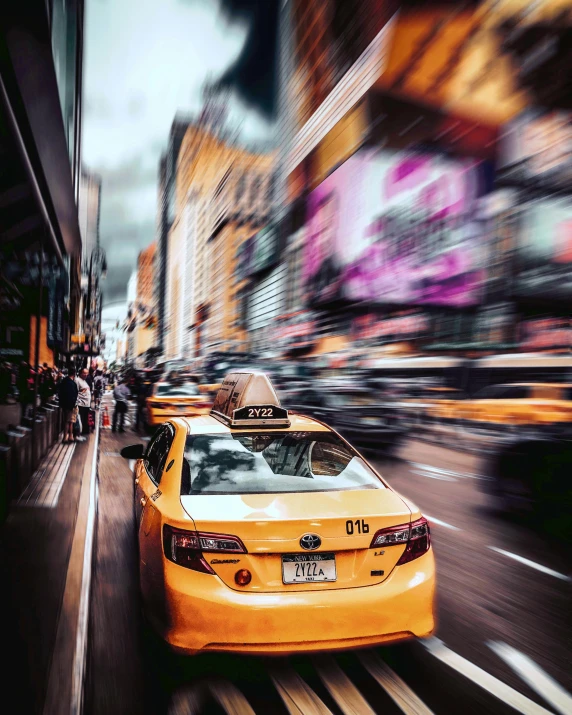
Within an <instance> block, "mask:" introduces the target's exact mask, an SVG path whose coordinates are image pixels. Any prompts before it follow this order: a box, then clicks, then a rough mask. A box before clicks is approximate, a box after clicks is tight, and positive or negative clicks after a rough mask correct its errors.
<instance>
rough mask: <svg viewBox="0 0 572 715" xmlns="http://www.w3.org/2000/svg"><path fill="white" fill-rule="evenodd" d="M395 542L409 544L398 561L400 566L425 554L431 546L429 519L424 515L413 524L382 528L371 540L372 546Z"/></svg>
mask: <svg viewBox="0 0 572 715" xmlns="http://www.w3.org/2000/svg"><path fill="white" fill-rule="evenodd" d="M395 544H407V546H406V548H405V551H404V552H403V554H402V555H401V558H400V559H399V561H398V562H397V565H398V566H400V565H402V564H406V563H409V561H413V560H414V559H417V558H419V556H423V554H424V553H426V552H427V551H429V548H430V546H431V531H430V529H429V523H428V521H427V519H426V518H425V517H424V516H422V517H421V518H420V519H417V520H416V521H413V522H411V524H401V525H400V526H390V527H388V528H387V529H380V530H379V531H377V532H376V533H375V536H374V537H373V539H372V540H371V545H370V548H372V547H374V546H394V545H395Z"/></svg>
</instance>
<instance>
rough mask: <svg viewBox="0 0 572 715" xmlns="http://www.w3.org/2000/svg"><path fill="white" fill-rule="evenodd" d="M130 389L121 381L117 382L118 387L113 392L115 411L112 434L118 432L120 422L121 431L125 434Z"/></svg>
mask: <svg viewBox="0 0 572 715" xmlns="http://www.w3.org/2000/svg"><path fill="white" fill-rule="evenodd" d="M129 395H130V393H129V388H128V387H127V385H126V384H125V383H124V382H121V381H120V380H118V381H117V386H116V387H115V389H114V390H113V397H114V398H115V409H114V410H113V424H112V427H111V431H112V432H116V431H117V421H118V420H119V431H120V432H125V429H124V423H125V415H126V413H127V409H128V403H127V400H128V399H129Z"/></svg>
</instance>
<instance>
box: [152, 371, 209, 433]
mask: <svg viewBox="0 0 572 715" xmlns="http://www.w3.org/2000/svg"><path fill="white" fill-rule="evenodd" d="M212 404H213V401H212V399H211V398H210V395H209V394H208V393H205V392H204V391H202V390H201V389H200V386H199V385H197V384H196V383H195V382H183V383H175V384H173V383H169V382H158V383H156V384H155V385H153V388H152V392H151V395H150V396H149V397H148V398H147V400H146V405H145V407H146V409H145V422H146V426H147V427H148V428H150V429H151V428H155V427H157V426H158V425H160V424H163V422H166V421H167V420H169V419H171V418H173V417H182V416H185V415H199V414H208V413H209V412H210V409H211V407H212Z"/></svg>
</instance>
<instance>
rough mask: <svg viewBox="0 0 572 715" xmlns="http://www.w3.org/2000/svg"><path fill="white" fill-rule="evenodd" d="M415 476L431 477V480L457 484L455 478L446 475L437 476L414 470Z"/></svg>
mask: <svg viewBox="0 0 572 715" xmlns="http://www.w3.org/2000/svg"><path fill="white" fill-rule="evenodd" d="M411 472H412V473H413V474H417V475H418V476H420V477H429V479H439V480H440V481H442V482H456V481H457V480H456V479H455V477H448V476H446V475H445V474H435V473H433V472H425V471H421V470H420V469H412V470H411Z"/></svg>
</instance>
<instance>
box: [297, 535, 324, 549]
mask: <svg viewBox="0 0 572 715" xmlns="http://www.w3.org/2000/svg"><path fill="white" fill-rule="evenodd" d="M321 545H322V539H320V537H319V536H318V535H317V534H304V536H303V537H302V538H301V539H300V546H301V547H302V548H303V549H306V551H315V550H316V549H319V548H320V546H321Z"/></svg>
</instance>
